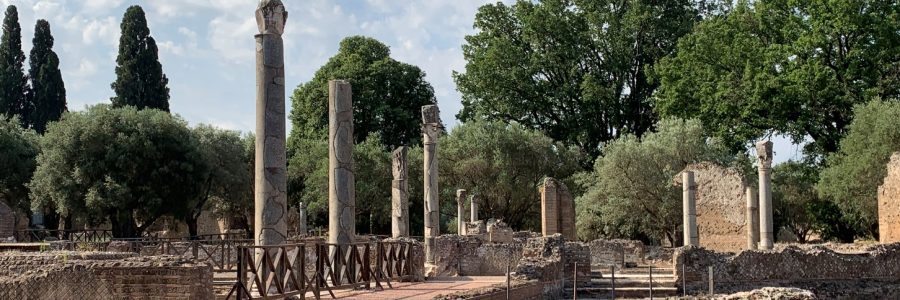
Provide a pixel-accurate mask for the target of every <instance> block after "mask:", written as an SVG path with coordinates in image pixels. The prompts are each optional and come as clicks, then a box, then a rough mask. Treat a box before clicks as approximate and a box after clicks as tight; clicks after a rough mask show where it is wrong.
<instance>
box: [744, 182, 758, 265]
mask: <svg viewBox="0 0 900 300" xmlns="http://www.w3.org/2000/svg"><path fill="white" fill-rule="evenodd" d="M746 194H747V249H750V250H756V246H757V244H758V243H759V197H757V195H756V189H754V188H753V187H750V186H748V187H747V193H746Z"/></svg>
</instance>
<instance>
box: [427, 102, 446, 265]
mask: <svg viewBox="0 0 900 300" xmlns="http://www.w3.org/2000/svg"><path fill="white" fill-rule="evenodd" d="M442 130H443V125H441V118H440V111H439V110H438V106H437V105H425V106H422V133H423V140H422V144H423V145H424V147H423V150H424V152H425V155H424V156H425V157H424V161H425V164H424V168H423V170H424V173H425V178H424V189H425V262H426V263H434V238H435V237H437V236H439V235H441V230H440V221H441V219H440V199H439V198H438V159H437V154H438V152H437V150H438V137H439V136H440V133H441V131H442Z"/></svg>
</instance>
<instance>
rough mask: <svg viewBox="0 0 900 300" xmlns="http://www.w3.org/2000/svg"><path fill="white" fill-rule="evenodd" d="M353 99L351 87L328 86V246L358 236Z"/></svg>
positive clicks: (340, 82)
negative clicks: (354, 173)
mask: <svg viewBox="0 0 900 300" xmlns="http://www.w3.org/2000/svg"><path fill="white" fill-rule="evenodd" d="M352 99H353V92H352V90H351V87H350V83H348V82H346V81H343V80H332V81H329V82H328V242H329V243H334V244H341V245H346V244H350V243H353V241H354V238H355V235H356V186H355V184H356V182H355V179H354V176H353V100H352Z"/></svg>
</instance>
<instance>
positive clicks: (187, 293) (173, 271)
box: [0, 251, 214, 299]
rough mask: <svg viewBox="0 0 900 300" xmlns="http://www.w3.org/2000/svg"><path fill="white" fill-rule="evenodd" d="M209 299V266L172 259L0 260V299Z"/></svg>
mask: <svg viewBox="0 0 900 300" xmlns="http://www.w3.org/2000/svg"><path fill="white" fill-rule="evenodd" d="M134 298H140V299H213V298H214V294H213V289H212V267H210V266H207V265H198V264H194V263H193V262H192V261H190V260H187V259H185V258H181V257H176V256H147V257H134V254H133V253H81V252H64V251H60V252H47V253H16V252H12V253H10V252H7V253H3V254H2V255H0V299H134Z"/></svg>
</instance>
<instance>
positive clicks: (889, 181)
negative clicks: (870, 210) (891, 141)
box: [878, 152, 900, 243]
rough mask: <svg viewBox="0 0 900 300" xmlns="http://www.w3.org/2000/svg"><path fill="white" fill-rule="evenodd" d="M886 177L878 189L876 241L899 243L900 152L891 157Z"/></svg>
mask: <svg viewBox="0 0 900 300" xmlns="http://www.w3.org/2000/svg"><path fill="white" fill-rule="evenodd" d="M886 168H887V176H885V177H884V183H882V184H881V186H879V187H878V239H879V241H881V242H882V243H896V242H900V152H895V153H894V154H893V155H891V160H890V162H889V163H888V164H887V166H886Z"/></svg>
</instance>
